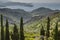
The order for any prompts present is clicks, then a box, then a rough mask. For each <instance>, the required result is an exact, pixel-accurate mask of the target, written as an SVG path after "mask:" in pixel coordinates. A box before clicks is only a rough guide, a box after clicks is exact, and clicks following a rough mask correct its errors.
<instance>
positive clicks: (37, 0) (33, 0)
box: [0, 0, 60, 3]
mask: <svg viewBox="0 0 60 40" xmlns="http://www.w3.org/2000/svg"><path fill="white" fill-rule="evenodd" d="M0 1H2V2H7V1H12V2H24V3H60V0H0Z"/></svg>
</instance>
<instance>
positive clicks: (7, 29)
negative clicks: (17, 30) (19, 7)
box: [5, 19, 10, 40]
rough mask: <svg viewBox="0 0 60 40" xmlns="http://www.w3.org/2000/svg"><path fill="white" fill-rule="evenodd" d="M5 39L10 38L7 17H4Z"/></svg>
mask: <svg viewBox="0 0 60 40" xmlns="http://www.w3.org/2000/svg"><path fill="white" fill-rule="evenodd" d="M5 40H10V38H9V24H8V19H6V33H5Z"/></svg>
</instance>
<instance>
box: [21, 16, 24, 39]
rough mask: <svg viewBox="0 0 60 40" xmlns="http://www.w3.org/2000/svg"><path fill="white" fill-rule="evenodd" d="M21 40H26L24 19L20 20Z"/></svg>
mask: <svg viewBox="0 0 60 40" xmlns="http://www.w3.org/2000/svg"><path fill="white" fill-rule="evenodd" d="M20 40H24V30H23V18H22V17H21V19H20Z"/></svg>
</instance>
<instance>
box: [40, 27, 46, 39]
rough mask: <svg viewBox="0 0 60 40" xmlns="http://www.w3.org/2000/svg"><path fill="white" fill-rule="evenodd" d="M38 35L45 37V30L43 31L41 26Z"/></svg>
mask: <svg viewBox="0 0 60 40" xmlns="http://www.w3.org/2000/svg"><path fill="white" fill-rule="evenodd" d="M40 35H41V36H44V35H45V30H44V28H43V26H42V28H41V30H40ZM41 39H42V40H44V37H42V38H41Z"/></svg>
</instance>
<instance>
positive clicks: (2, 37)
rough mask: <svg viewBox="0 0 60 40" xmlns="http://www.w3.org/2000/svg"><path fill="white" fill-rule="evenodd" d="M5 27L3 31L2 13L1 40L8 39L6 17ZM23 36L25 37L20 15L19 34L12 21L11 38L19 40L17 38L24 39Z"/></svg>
mask: <svg viewBox="0 0 60 40" xmlns="http://www.w3.org/2000/svg"><path fill="white" fill-rule="evenodd" d="M5 27H6V28H5V32H4V26H3V15H1V40H10V33H9V23H8V19H6V24H5ZM4 34H5V35H4ZM4 36H5V37H4ZM24 38H25V37H24V30H23V18H22V17H21V20H20V36H19V33H18V28H17V25H16V24H15V23H14V28H13V33H12V32H11V39H12V40H19V39H20V40H24Z"/></svg>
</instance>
